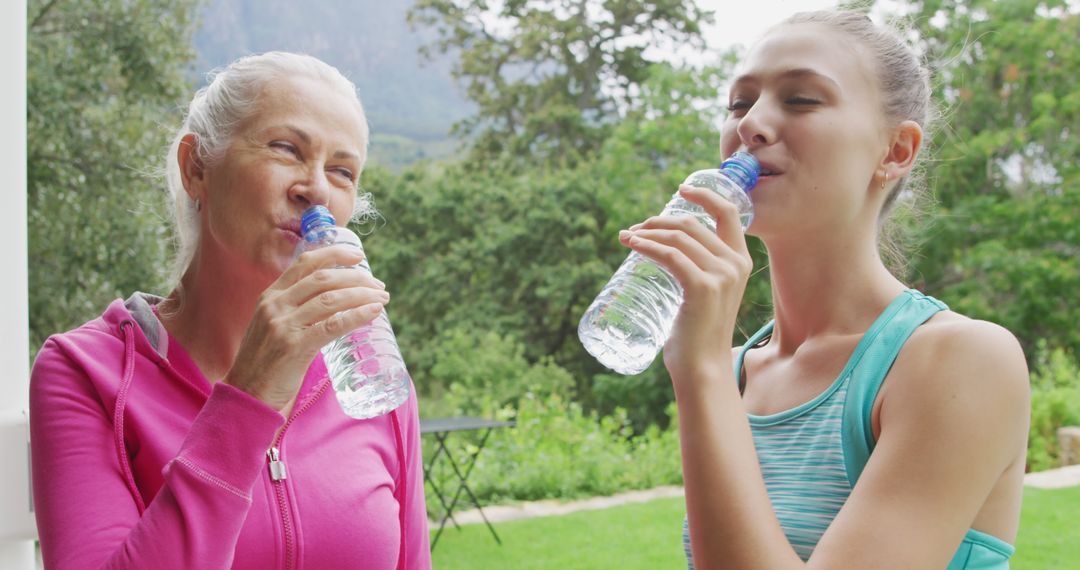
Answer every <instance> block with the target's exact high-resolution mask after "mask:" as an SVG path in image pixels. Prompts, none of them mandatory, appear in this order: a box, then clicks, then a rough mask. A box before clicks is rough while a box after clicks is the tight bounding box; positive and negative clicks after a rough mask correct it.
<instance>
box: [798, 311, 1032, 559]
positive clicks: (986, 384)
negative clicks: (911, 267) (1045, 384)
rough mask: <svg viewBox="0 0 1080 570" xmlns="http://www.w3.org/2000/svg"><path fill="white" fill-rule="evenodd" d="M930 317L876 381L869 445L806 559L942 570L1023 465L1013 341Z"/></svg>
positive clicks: (1020, 371) (989, 329)
mask: <svg viewBox="0 0 1080 570" xmlns="http://www.w3.org/2000/svg"><path fill="white" fill-rule="evenodd" d="M936 321H937V319H932V320H931V321H930V322H928V323H927V324H925V325H923V326H922V327H920V329H918V330H917V331H916V332H915V334H913V335H912V337H911V339H909V340H908V342H907V344H906V345H905V347H904V349H903V350H902V351H901V352H900V356H899V357H898V359H897V361H896V363H895V365H894V366H893V369H892V371H891V372H890V374H889V377H888V378H887V379H886V381H885V383H884V385H883V387H882V393H881V395H880V398H879V399H880V402H881V407H880V411H879V414H878V417H879V423H880V436H879V437H878V441H877V445H876V447H875V448H874V452H873V453H872V454H871V455H870V460H869V461H868V462H867V465H866V469H865V470H864V471H863V474H862V476H861V477H860V478H859V481H858V483H857V484H856V486H855V488H854V489H853V491H852V494H851V497H850V498H849V499H848V502H847V504H845V506H844V508H843V509H841V511H840V513H839V514H838V515H837V517H836V520H835V521H834V522H833V524H832V525H831V526H830V527H829V529H828V530H827V531H826V532H825V534H824V536H822V539H821V542H820V543H819V544H818V548H817V550H815V552H814V555H813V557H812V558H811V563H810V565H811V566H819V567H823V568H834V567H837V566H838V565H849V566H852V567H863V566H866V565H872V566H873V567H876V568H912V567H915V568H944V567H945V566H946V565H948V563H949V560H950V559H951V558H952V557H953V555H954V554H955V553H956V549H957V548H958V547H959V545H960V541H961V540H962V539H963V536H964V534H965V532H966V531H967V530H968V529H969V528H971V526H972V524H973V523H974V521H975V519H976V515H978V514H979V512H980V510H981V509H982V507H983V505H984V504H986V502H987V498H988V497H989V496H990V494H991V492H992V491H993V490H994V488H995V486H996V485H997V484H998V482H999V481H1000V480H1001V479H1002V476H1003V475H1004V474H1005V472H1006V470H1008V469H1010V468H1019V469H1020V470H1021V471H1022V470H1023V462H1024V460H1025V450H1026V448H1027V434H1028V424H1029V415H1030V414H1029V409H1030V403H1029V388H1028V372H1027V365H1026V363H1025V360H1024V355H1023V353H1022V351H1021V349H1020V345H1019V343H1017V341H1016V339H1015V338H1014V337H1013V336H1012V334H1011V333H1009V332H1008V331H1006V330H1005V329H1003V328H1001V327H999V326H997V325H993V324H991V323H987V322H982V321H973V320H968V319H962V320H953V321H946V322H940V323H939V322H936ZM1018 462H1019V463H1020V465H1017V463H1018ZM1001 518H1007V516H1003V517H1001ZM1003 526H1010V525H1003ZM1002 532H1005V533H1007V532H1008V531H1002ZM999 538H1002V539H1004V540H1006V541H1010V540H1012V538H1013V537H1012V536H999Z"/></svg>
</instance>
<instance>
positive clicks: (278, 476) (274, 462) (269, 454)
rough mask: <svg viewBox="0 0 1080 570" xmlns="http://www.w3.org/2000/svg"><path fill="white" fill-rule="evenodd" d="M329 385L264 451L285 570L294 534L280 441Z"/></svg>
mask: <svg viewBox="0 0 1080 570" xmlns="http://www.w3.org/2000/svg"><path fill="white" fill-rule="evenodd" d="M329 385H330V382H329V381H324V382H323V385H322V386H321V387H320V388H319V390H318V391H317V392H315V395H314V396H312V397H311V398H308V400H307V401H306V402H304V405H303V406H301V407H300V408H299V409H298V410H295V411H294V412H293V414H292V415H291V416H289V419H288V420H286V421H285V425H284V426H282V427H281V432H279V433H278V435H277V437H276V438H275V439H274V443H273V444H272V445H271V446H270V449H268V450H266V459H267V464H268V467H269V470H270V483H271V484H272V485H273V486H274V493H275V494H276V495H277V501H278V510H279V512H280V514H281V526H282V527H283V530H284V534H285V568H286V570H290V569H292V568H293V567H294V566H295V560H294V559H295V558H296V552H295V550H296V544H295V542H296V537H295V534H296V532H295V531H294V529H293V523H292V514H291V512H290V511H289V503H288V497H286V494H285V484H284V483H283V481H284V480H285V478H286V476H287V471H286V469H285V459H284V458H283V457H281V450H280V446H281V441H282V440H283V439H284V438H285V432H286V431H287V430H288V429H289V426H290V425H292V423H293V421H294V420H295V419H296V417H297V416H299V415H300V414H302V413H304V411H305V410H307V409H308V408H310V407H311V406H312V404H314V403H315V402H317V401H318V400H319V398H320V397H322V395H323V392H325V391H326V388H327V386H329Z"/></svg>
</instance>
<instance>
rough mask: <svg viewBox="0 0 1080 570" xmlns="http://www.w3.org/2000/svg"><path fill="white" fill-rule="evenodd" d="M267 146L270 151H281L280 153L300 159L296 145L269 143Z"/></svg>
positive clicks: (282, 142)
mask: <svg viewBox="0 0 1080 570" xmlns="http://www.w3.org/2000/svg"><path fill="white" fill-rule="evenodd" d="M269 146H270V148H272V149H275V150H278V151H281V152H287V153H289V154H291V155H293V156H295V157H296V158H300V149H299V148H297V147H296V145H294V144H292V143H291V142H288V141H271V142H270V145H269Z"/></svg>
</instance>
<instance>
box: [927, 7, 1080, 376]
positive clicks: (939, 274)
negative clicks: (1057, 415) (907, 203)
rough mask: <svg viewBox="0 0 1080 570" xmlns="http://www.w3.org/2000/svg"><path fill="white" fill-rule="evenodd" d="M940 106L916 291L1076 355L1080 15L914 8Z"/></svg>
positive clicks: (1028, 342) (1052, 10)
mask: <svg viewBox="0 0 1080 570" xmlns="http://www.w3.org/2000/svg"><path fill="white" fill-rule="evenodd" d="M910 7H911V9H912V11H913V13H912V16H913V18H914V19H913V21H914V22H916V24H917V27H918V31H919V32H920V34H921V37H922V38H923V40H922V41H923V47H924V49H925V52H926V54H927V57H928V59H929V60H930V61H931V62H936V63H937V69H936V72H937V77H938V83H939V84H938V86H937V89H936V90H935V94H936V98H937V100H938V102H939V104H940V106H941V107H942V108H943V109H945V110H946V113H945V114H944V117H945V120H944V121H942V125H943V126H942V127H941V128H940V129H939V130H938V131H937V133H936V135H935V136H934V137H933V140H932V145H931V149H932V152H933V155H934V161H933V162H932V167H931V168H930V170H929V172H928V175H929V180H930V182H931V185H932V187H933V188H934V190H935V193H936V196H937V200H938V207H937V208H936V210H935V211H933V212H932V214H931V215H930V216H929V217H928V219H927V220H926V223H925V225H924V226H923V227H922V228H921V230H920V234H921V235H922V248H921V249H922V251H921V256H920V258H918V259H917V261H916V263H915V265H914V269H915V271H914V273H913V278H914V280H915V281H916V283H917V284H918V285H920V286H921V287H923V288H925V289H926V290H928V291H929V292H931V293H933V294H935V295H938V296H940V297H941V298H943V299H944V300H946V301H947V302H949V303H950V304H951V305H952V306H953V307H954V308H955V309H957V310H959V311H962V312H965V313H967V314H970V315H972V316H975V317H979V318H984V319H988V320H991V321H995V322H998V323H1000V324H1002V325H1004V326H1006V327H1007V328H1009V329H1010V330H1012V331H1013V332H1014V333H1016V335H1017V336H1018V337H1019V338H1020V340H1021V342H1022V343H1023V344H1024V345H1025V349H1026V350H1027V354H1028V357H1029V359H1033V358H1034V355H1035V352H1036V351H1035V350H1034V347H1035V343H1036V342H1037V341H1038V339H1040V338H1046V339H1048V340H1049V341H1050V342H1051V343H1052V345H1053V346H1063V347H1067V348H1069V349H1070V350H1071V351H1072V352H1073V353H1074V354H1075V353H1077V352H1078V351H1080V331H1078V330H1077V327H1076V322H1077V321H1078V320H1080V304H1078V303H1077V302H1076V301H1077V291H1080V230H1078V225H1077V221H1078V218H1080V185H1078V183H1080V160H1078V158H1080V138H1078V137H1077V136H1076V133H1077V132H1080V80H1078V79H1077V76H1076V70H1077V69H1080V43H1078V42H1077V38H1080V15H1078V14H1077V13H1076V9H1075V7H1073V8H1072V9H1071V10H1070V8H1069V3H1068V2H1065V1H1063V0H1003V1H989V0H925V1H922V2H914V3H912V4H911V6H910Z"/></svg>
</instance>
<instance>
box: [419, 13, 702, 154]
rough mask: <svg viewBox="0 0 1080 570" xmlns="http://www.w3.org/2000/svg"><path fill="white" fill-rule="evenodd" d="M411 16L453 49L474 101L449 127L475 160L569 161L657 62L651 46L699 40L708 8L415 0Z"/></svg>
mask: <svg viewBox="0 0 1080 570" xmlns="http://www.w3.org/2000/svg"><path fill="white" fill-rule="evenodd" d="M409 18H410V21H411V22H413V23H414V24H417V25H424V26H432V27H434V28H435V29H436V30H437V31H438V33H439V39H438V40H437V41H436V42H434V43H433V44H432V45H429V46H427V48H426V50H427V53H429V54H430V53H441V52H445V51H452V52H455V51H456V52H458V53H459V54H460V59H459V61H458V63H457V64H456V66H455V68H454V71H453V73H454V76H455V77H456V78H457V79H458V80H459V81H461V82H462V83H463V84H464V86H465V88H466V93H467V95H468V97H469V98H470V99H471V100H472V101H474V102H475V103H476V104H477V106H478V112H477V113H476V115H475V116H473V117H471V118H469V119H466V120H464V121H462V122H461V123H459V124H458V126H457V127H456V132H458V133H459V134H463V135H471V136H473V137H474V138H473V139H472V142H471V150H472V157H471V158H472V160H473V161H480V162H487V161H489V160H490V159H493V158H497V159H510V160H514V159H517V160H519V161H521V162H523V163H527V164H558V163H565V164H569V165H574V164H576V163H577V162H578V161H579V160H581V159H582V158H583V157H587V156H589V155H590V154H591V153H593V152H594V151H595V150H596V149H598V148H599V147H600V145H601V144H602V143H603V141H604V139H605V138H606V137H607V134H608V132H609V131H610V129H611V127H612V126H613V125H614V124H615V123H616V122H618V120H619V118H620V117H621V116H622V114H623V111H624V110H625V109H627V108H631V107H633V106H634V103H635V99H636V96H637V88H638V86H639V85H640V84H641V83H642V82H644V81H645V79H646V77H647V76H648V73H649V66H650V65H651V64H652V63H654V62H656V61H657V56H656V55H654V54H652V53H650V49H649V48H651V47H656V46H659V45H675V46H690V47H699V48H703V47H704V42H703V40H702V38H701V27H700V24H701V23H702V22H708V21H710V19H711V14H709V13H707V12H703V11H702V10H701V9H699V8H698V7H697V5H696V3H695V2H693V1H692V0H651V1H648V2H646V1H643V0H603V1H601V0H544V1H540V2H536V1H533V2H526V1H524V0H505V1H503V2H498V3H491V2H488V1H487V0H418V1H417V2H416V4H415V5H414V6H413V8H412V9H411V10H410V12H409Z"/></svg>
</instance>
